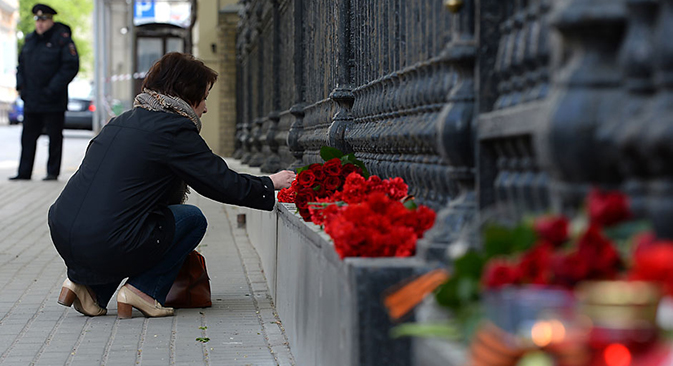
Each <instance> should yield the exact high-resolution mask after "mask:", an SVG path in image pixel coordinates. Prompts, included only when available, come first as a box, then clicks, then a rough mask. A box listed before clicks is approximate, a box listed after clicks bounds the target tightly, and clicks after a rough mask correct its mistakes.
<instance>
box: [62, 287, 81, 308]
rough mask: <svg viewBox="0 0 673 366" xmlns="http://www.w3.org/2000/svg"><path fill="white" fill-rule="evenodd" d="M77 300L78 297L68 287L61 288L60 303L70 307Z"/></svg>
mask: <svg viewBox="0 0 673 366" xmlns="http://www.w3.org/2000/svg"><path fill="white" fill-rule="evenodd" d="M76 298H77V295H76V294H75V293H74V292H73V291H72V290H70V289H69V288H67V287H62V288H61V294H60V295H58V303H59V304H61V305H63V306H68V307H70V306H71V305H72V303H73V302H74V301H75V299H76Z"/></svg>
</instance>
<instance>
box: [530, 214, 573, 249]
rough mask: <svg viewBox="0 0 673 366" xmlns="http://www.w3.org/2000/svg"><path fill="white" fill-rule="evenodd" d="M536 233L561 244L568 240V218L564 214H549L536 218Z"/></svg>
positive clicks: (555, 243) (557, 244)
mask: <svg viewBox="0 0 673 366" xmlns="http://www.w3.org/2000/svg"><path fill="white" fill-rule="evenodd" d="M533 228H534V229H535V233H536V234H537V235H538V237H540V239H544V240H547V241H549V242H550V243H552V244H554V246H559V245H561V244H563V243H564V242H565V241H566V240H568V219H567V218H565V217H564V216H547V217H542V218H539V219H537V220H535V223H534V224H533Z"/></svg>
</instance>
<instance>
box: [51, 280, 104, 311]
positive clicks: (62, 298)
mask: <svg viewBox="0 0 673 366" xmlns="http://www.w3.org/2000/svg"><path fill="white" fill-rule="evenodd" d="M58 303H59V304H61V305H63V306H68V307H70V306H71V305H73V304H74V308H75V310H77V311H79V312H80V313H82V314H84V315H87V316H99V315H105V314H107V309H104V308H102V307H100V306H99V305H98V304H97V303H96V301H94V299H93V297H91V294H90V293H89V290H88V289H87V287H86V286H84V285H79V284H76V283H74V282H72V281H70V279H69V278H66V279H65V281H63V287H62V288H61V294H60V295H59V296H58Z"/></svg>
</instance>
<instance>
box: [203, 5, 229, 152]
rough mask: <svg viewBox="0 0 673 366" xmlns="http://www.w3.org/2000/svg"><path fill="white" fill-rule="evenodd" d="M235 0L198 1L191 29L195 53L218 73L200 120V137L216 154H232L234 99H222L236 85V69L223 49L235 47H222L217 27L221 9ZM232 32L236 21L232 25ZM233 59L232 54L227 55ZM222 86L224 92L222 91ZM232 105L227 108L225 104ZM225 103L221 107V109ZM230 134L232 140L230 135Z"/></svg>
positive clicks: (219, 31) (227, 6) (226, 7)
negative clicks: (230, 55) (231, 130)
mask: <svg viewBox="0 0 673 366" xmlns="http://www.w3.org/2000/svg"><path fill="white" fill-rule="evenodd" d="M236 3H237V0H199V1H198V4H197V18H196V23H195V25H194V29H193V41H194V43H193V44H194V50H193V53H194V56H196V57H197V58H198V59H200V60H202V61H203V62H204V63H205V64H206V65H207V66H208V67H210V68H211V69H213V70H215V71H217V72H218V74H219V76H218V80H217V83H216V84H215V86H214V87H213V88H212V89H211V90H210V95H209V97H208V100H207V101H206V106H207V107H208V112H207V113H206V114H204V115H203V117H202V118H201V121H202V123H203V128H202V130H201V136H203V138H204V139H205V140H206V142H207V143H208V145H209V146H210V148H211V149H212V150H213V151H214V152H215V153H216V154H219V155H222V156H229V155H231V154H232V153H233V132H230V131H229V130H230V125H231V122H232V116H233V121H234V122H233V123H234V127H233V128H234V131H235V118H236V114H235V113H236V111H235V105H236V104H235V99H234V102H233V103H231V101H225V102H224V103H223V98H225V97H226V98H225V99H229V98H230V97H227V96H225V95H224V94H227V95H228V92H227V90H229V89H230V85H231V84H232V83H233V84H234V85H235V80H236V70H235V64H234V66H233V67H229V66H231V65H227V62H226V61H225V57H224V52H235V49H234V50H231V49H230V50H226V51H225V50H224V49H223V45H222V42H221V37H220V34H221V33H222V32H221V30H220V27H219V23H220V10H221V9H231V8H232V7H235V4H236ZM234 34H235V24H234ZM228 59H234V60H235V55H234V57H228ZM223 89H224V92H223ZM230 105H231V106H234V110H233V111H232V110H230V108H229V107H228V106H230ZM223 106H224V108H223ZM229 134H231V139H230V138H229Z"/></svg>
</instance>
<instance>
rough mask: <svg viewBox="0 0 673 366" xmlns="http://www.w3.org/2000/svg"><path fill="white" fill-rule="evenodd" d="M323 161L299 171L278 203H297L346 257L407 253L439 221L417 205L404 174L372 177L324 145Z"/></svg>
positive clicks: (352, 159)
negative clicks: (321, 227)
mask: <svg viewBox="0 0 673 366" xmlns="http://www.w3.org/2000/svg"><path fill="white" fill-rule="evenodd" d="M320 155H321V157H322V158H323V159H324V160H325V163H324V164H311V165H308V166H306V167H303V168H301V169H299V171H298V173H297V179H296V180H295V181H294V182H292V185H291V186H290V188H287V189H283V190H281V191H280V192H279V194H278V201H279V202H289V203H294V204H295V205H296V206H297V211H298V212H299V214H300V215H301V216H302V218H303V219H304V220H305V221H312V222H313V223H315V224H316V225H321V226H323V227H324V228H325V232H326V233H327V234H328V235H330V237H331V238H332V240H333V241H334V248H335V250H336V251H337V253H338V254H339V256H340V257H341V258H342V259H343V258H344V257H354V256H359V257H384V256H397V257H404V256H410V255H413V254H414V253H415V251H416V241H417V240H418V239H419V238H422V237H423V233H424V232H425V231H426V230H428V229H429V228H430V227H431V226H432V225H433V224H434V221H435V212H434V211H433V210H431V209H430V208H428V207H426V206H423V205H420V206H417V205H416V204H415V203H414V201H413V198H411V197H409V196H408V195H407V193H408V186H407V184H406V183H404V181H403V180H402V178H399V177H395V178H390V179H381V178H380V177H377V176H375V175H372V176H369V173H368V172H367V170H366V168H365V167H364V164H362V162H360V161H359V160H357V159H355V156H354V155H353V154H349V155H343V153H341V151H339V150H337V149H334V148H329V147H323V148H322V149H321V150H320Z"/></svg>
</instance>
